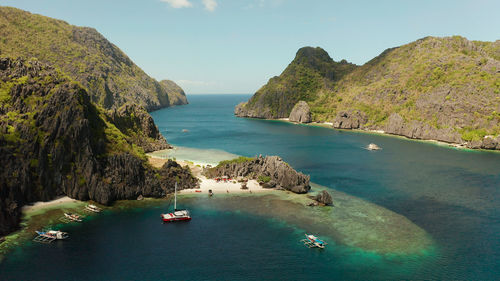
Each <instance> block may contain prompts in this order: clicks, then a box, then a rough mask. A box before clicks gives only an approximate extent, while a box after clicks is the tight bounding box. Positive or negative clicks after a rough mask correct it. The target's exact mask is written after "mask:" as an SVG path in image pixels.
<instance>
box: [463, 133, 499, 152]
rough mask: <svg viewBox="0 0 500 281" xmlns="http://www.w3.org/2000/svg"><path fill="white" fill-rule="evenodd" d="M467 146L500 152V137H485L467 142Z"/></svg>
mask: <svg viewBox="0 0 500 281" xmlns="http://www.w3.org/2000/svg"><path fill="white" fill-rule="evenodd" d="M466 146H467V147H468V148H472V149H497V150H500V136H498V137H496V138H495V137H494V136H485V137H484V138H483V139H481V140H473V141H470V142H467V144H466Z"/></svg>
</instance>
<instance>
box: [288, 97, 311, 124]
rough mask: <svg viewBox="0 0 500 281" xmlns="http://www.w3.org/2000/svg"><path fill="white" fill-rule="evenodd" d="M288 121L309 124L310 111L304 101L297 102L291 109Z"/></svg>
mask: <svg viewBox="0 0 500 281" xmlns="http://www.w3.org/2000/svg"><path fill="white" fill-rule="evenodd" d="M288 119H289V120H290V121H292V122H297V123H311V109H310V108H309V105H308V104H307V102H305V101H299V102H298V103H297V104H295V106H294V107H293V108H292V112H290V116H289V117H288Z"/></svg>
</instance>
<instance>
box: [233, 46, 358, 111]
mask: <svg viewBox="0 0 500 281" xmlns="http://www.w3.org/2000/svg"><path fill="white" fill-rule="evenodd" d="M355 68H356V65H354V64H351V63H348V62H347V61H345V60H343V61H341V62H335V61H333V60H332V59H331V58H330V56H329V55H328V53H327V52H325V50H323V49H321V48H312V47H304V48H301V49H300V50H298V51H297V54H296V56H295V59H294V60H293V61H292V62H291V63H290V64H289V65H288V67H287V68H286V69H285V70H284V71H283V73H281V75H280V76H276V77H273V78H271V79H270V80H269V82H268V83H267V84H266V85H264V86H263V87H262V88H260V89H259V90H258V91H257V93H255V95H254V96H253V97H252V98H250V100H249V101H248V102H245V103H240V104H239V105H237V106H236V108H235V112H234V113H235V114H236V116H239V117H252V118H265V119H275V118H287V117H288V116H289V115H290V112H291V110H292V108H293V107H294V106H295V104H297V102H299V101H301V100H302V101H306V102H309V101H313V100H315V99H316V98H317V97H318V95H319V94H320V92H322V91H324V90H326V89H329V90H331V89H333V86H334V85H335V81H338V80H340V79H341V78H342V77H343V76H344V75H346V74H347V73H349V72H351V71H352V70H354V69H355Z"/></svg>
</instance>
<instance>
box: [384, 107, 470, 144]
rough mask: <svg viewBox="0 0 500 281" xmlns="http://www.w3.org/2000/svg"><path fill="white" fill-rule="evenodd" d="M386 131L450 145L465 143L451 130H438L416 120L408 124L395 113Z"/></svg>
mask: <svg viewBox="0 0 500 281" xmlns="http://www.w3.org/2000/svg"><path fill="white" fill-rule="evenodd" d="M384 131H385V132H387V133H389V134H393V135H400V136H405V137H408V138H411V139H423V140H437V141H443V142H448V143H463V141H462V138H461V137H460V134H459V133H457V132H454V131H453V130H452V129H450V128H445V129H436V128H434V127H432V126H430V125H429V124H426V123H422V122H419V121H415V120H412V121H410V122H409V123H407V122H405V121H404V120H403V118H402V117H401V116H400V115H399V114H397V113H393V114H391V116H389V119H388V120H387V125H386V126H385V128H384Z"/></svg>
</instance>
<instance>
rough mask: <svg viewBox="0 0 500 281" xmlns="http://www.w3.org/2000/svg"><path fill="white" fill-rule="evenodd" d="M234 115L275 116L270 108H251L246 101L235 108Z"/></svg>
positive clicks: (263, 117)
mask: <svg viewBox="0 0 500 281" xmlns="http://www.w3.org/2000/svg"><path fill="white" fill-rule="evenodd" d="M234 115H236V116H238V117H248V118H259V119H273V118H274V116H273V114H272V113H271V111H270V110H269V108H261V107H258V108H255V109H249V107H248V106H247V103H246V102H242V103H240V104H238V105H237V106H236V107H235V108H234Z"/></svg>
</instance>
